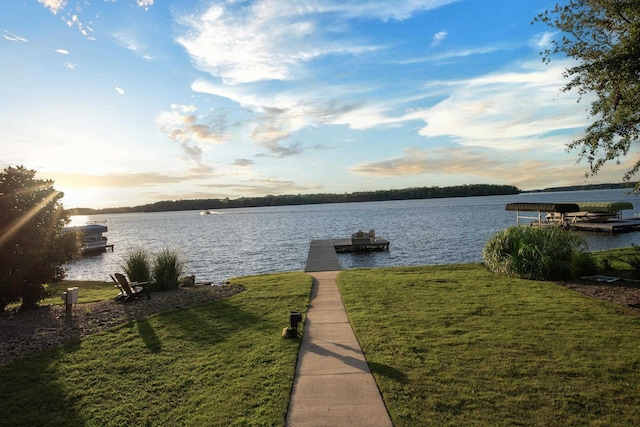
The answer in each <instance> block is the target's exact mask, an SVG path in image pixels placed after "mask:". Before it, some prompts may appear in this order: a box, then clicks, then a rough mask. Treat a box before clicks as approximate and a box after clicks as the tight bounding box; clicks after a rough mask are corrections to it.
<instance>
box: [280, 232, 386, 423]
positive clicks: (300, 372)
mask: <svg viewBox="0 0 640 427" xmlns="http://www.w3.org/2000/svg"><path fill="white" fill-rule="evenodd" d="M323 268H324V270H323ZM340 269H341V268H340V263H339V262H338V257H337V255H336V253H335V250H334V248H333V245H332V243H331V241H330V240H329V241H314V242H311V245H310V247H309V255H308V259H307V265H306V267H305V271H306V272H308V273H309V275H310V276H311V277H312V278H313V287H312V289H311V300H310V302H309V310H308V311H307V316H306V319H305V321H304V333H303V335H302V343H301V344H300V353H299V355H298V364H297V366H296V375H295V380H294V383H293V389H292V392H291V401H290V403H289V411H288V413H287V420H286V425H287V426H288V427H299V426H314V427H317V426H331V427H333V426H349V427H359V426H363V427H364V426H367V427H378V426H380V427H392V426H393V424H392V423H391V418H390V417H389V413H388V412H387V408H386V407H385V405H384V402H383V401H382V396H381V395H380V390H378V386H377V384H376V382H375V380H374V378H373V375H372V374H371V371H370V370H369V366H368V365H367V361H366V359H365V357H364V353H363V352H362V348H361V347H360V343H358V339H357V338H356V336H355V334H354V332H353V329H352V328H351V324H350V323H349V318H348V317H347V313H346V310H345V308H344V304H343V303H342V296H341V295H340V291H339V290H338V285H337V283H336V277H337V275H338V273H339V270H340Z"/></svg>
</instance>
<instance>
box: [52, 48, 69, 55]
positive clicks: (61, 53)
mask: <svg viewBox="0 0 640 427" xmlns="http://www.w3.org/2000/svg"><path fill="white" fill-rule="evenodd" d="M53 51H54V52H56V53H59V54H60V55H68V54H69V51H68V50H66V49H53Z"/></svg>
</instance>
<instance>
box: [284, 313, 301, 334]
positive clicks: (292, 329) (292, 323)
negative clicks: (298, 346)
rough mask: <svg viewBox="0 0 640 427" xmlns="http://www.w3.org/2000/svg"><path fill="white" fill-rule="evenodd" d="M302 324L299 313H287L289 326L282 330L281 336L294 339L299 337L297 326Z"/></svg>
mask: <svg viewBox="0 0 640 427" xmlns="http://www.w3.org/2000/svg"><path fill="white" fill-rule="evenodd" d="M300 322H302V314H301V313H300V312H299V311H290V312H289V326H288V327H286V328H284V329H283V330H282V336H283V337H285V338H289V339H294V338H297V337H299V336H300V333H299V332H298V325H299V324H300Z"/></svg>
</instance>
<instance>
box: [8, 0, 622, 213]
mask: <svg viewBox="0 0 640 427" xmlns="http://www.w3.org/2000/svg"><path fill="white" fill-rule="evenodd" d="M554 4H555V1H546V0H526V1H525V0H511V1H504V0H406V1H399V0H389V1H383V0H347V1H345V0H315V1H308V0H263V1H248V0H246V1H245V0H227V1H212V0H82V1H74V0H11V1H2V2H0V64H1V65H2V67H1V68H2V78H1V79H0V100H1V101H2V102H0V148H1V150H2V155H1V156H0V167H1V168H5V167H7V166H16V165H24V166H26V167H28V168H30V169H35V170H36V171H37V172H38V175H37V177H39V178H50V179H53V180H54V181H55V187H56V189H58V190H61V191H63V192H64V193H65V197H64V199H63V200H62V202H63V204H64V206H65V207H67V208H72V207H92V208H102V207H116V206H135V205H141V204H146V203H152V202H155V201H159V200H178V199H202V198H224V197H229V198H232V199H234V198H238V197H243V196H245V197H246V196H262V195H267V194H274V195H275V194H299V193H346V192H354V191H370V190H383V189H392V188H407V187H421V186H441V187H444V186H450V185H460V184H476V183H485V184H508V185H515V186H517V187H519V188H521V189H523V190H528V189H536V188H545V187H551V186H563V185H574V184H585V183H598V182H620V181H621V179H622V174H623V170H624V169H625V167H626V166H627V165H628V161H627V160H635V159H622V160H623V162H622V164H621V165H613V164H612V165H610V166H608V167H606V168H605V169H604V170H603V171H602V172H600V174H599V175H598V176H597V177H596V178H590V179H589V180H588V181H587V180H586V179H585V176H584V173H585V172H586V171H587V170H588V165H587V164H586V163H584V162H581V163H579V164H576V161H577V159H578V152H576V151H572V152H567V151H566V144H567V143H568V142H569V141H571V140H572V139H574V138H576V137H580V135H581V133H582V132H583V131H584V128H585V127H586V126H587V125H588V115H587V112H586V110H587V109H588V107H589V97H586V98H583V100H582V101H581V102H580V103H578V102H577V99H578V95H577V94H576V93H563V92H562V91H561V90H560V89H561V87H562V85H563V83H565V80H564V79H563V77H562V72H563V70H564V69H566V68H567V67H568V66H570V63H569V62H568V61H567V60H566V59H564V58H561V57H558V58H554V60H553V61H552V62H551V63H550V64H543V62H542V60H541V56H540V52H541V51H542V50H544V49H545V48H546V47H548V46H549V41H550V40H552V39H553V38H554V37H555V38H557V37H559V34H557V33H556V34H554V33H553V32H552V31H551V29H550V28H549V27H546V26H544V25H543V24H534V25H532V24H531V21H532V20H533V18H534V17H535V16H536V15H537V14H538V13H540V12H542V11H544V10H545V9H548V8H551V7H552V6H553V5H554Z"/></svg>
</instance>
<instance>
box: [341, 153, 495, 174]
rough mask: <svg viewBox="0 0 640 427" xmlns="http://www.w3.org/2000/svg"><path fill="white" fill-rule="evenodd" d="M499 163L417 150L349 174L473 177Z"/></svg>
mask: <svg viewBox="0 0 640 427" xmlns="http://www.w3.org/2000/svg"><path fill="white" fill-rule="evenodd" d="M501 164H502V163H501V162H500V161H499V160H498V159H497V158H496V157H494V156H489V155H487V154H485V153H483V152H481V151H473V150H464V149H460V148H458V149H446V148H436V149H431V150H419V149H416V148H405V149H404V152H403V155H402V156H400V157H396V158H391V159H386V160H381V161H378V162H371V163H363V164H359V165H356V166H353V167H351V168H350V172H351V173H354V174H356V175H362V176H373V177H383V176H402V175H419V174H447V175H456V174H471V175H473V174H474V171H482V172H483V173H486V172H487V171H488V170H491V169H495V168H496V167H499V166H500V165H501Z"/></svg>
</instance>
